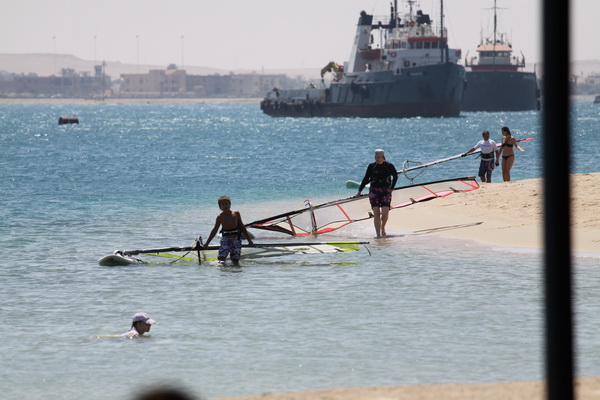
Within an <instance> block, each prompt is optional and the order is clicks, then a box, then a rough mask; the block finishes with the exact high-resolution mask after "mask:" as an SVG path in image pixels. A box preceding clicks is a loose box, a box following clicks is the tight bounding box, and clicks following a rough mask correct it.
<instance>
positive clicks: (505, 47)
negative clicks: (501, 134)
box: [461, 0, 540, 111]
mask: <svg viewBox="0 0 600 400" xmlns="http://www.w3.org/2000/svg"><path fill="white" fill-rule="evenodd" d="M496 11H497V7H496V1H495V0H494V31H493V34H492V35H491V37H488V38H485V39H482V40H481V42H480V44H479V46H478V47H477V50H476V51H477V54H478V56H474V57H472V58H469V57H468V55H467V56H466V57H465V58H466V60H465V66H466V67H467V73H466V76H467V85H466V87H465V90H464V96H463V101H462V108H461V110H462V111H527V110H539V109H540V100H539V98H540V91H539V88H538V85H537V77H536V73H535V72H525V71H522V69H523V68H524V67H525V56H523V54H522V53H521V57H520V58H519V57H517V56H513V55H512V52H513V48H512V44H511V43H510V42H509V41H508V40H506V36H505V35H504V34H500V33H498V32H497V12H496Z"/></svg>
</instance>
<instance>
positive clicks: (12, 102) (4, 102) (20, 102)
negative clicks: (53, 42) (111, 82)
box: [0, 97, 262, 106]
mask: <svg viewBox="0 0 600 400" xmlns="http://www.w3.org/2000/svg"><path fill="white" fill-rule="evenodd" d="M261 100H262V98H258V97H240V98H234V97H232V98H229V97H227V98H119V97H110V98H106V99H104V100H100V99H80V98H60V99H50V98H10V99H9V98H0V106H36V105H53V106H56V105H84V106H87V105H103V104H107V105H108V104H117V105H132V104H153V105H158V104H257V105H258V104H259V103H260V101H261Z"/></svg>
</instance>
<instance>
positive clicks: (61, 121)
mask: <svg viewBox="0 0 600 400" xmlns="http://www.w3.org/2000/svg"><path fill="white" fill-rule="evenodd" d="M78 123H79V118H77V117H60V118H58V124H59V125H66V124H78Z"/></svg>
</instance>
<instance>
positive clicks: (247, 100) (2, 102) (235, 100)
mask: <svg viewBox="0 0 600 400" xmlns="http://www.w3.org/2000/svg"><path fill="white" fill-rule="evenodd" d="M594 98H595V96H594V95H574V96H571V101H589V102H592V101H594ZM261 100H262V97H222V98H214V97H213V98H166V97H163V98H133V97H128V98H120V97H108V98H106V99H104V100H100V99H81V98H59V99H51V98H0V106H7V105H10V106H33V105H53V106H55V105H101V104H117V105H130V104H257V105H258V104H259V103H260V102H261Z"/></svg>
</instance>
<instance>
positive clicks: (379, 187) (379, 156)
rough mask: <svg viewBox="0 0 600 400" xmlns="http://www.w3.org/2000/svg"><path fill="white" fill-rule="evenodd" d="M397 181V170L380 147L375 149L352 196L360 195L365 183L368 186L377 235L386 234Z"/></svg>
mask: <svg viewBox="0 0 600 400" xmlns="http://www.w3.org/2000/svg"><path fill="white" fill-rule="evenodd" d="M397 181H398V172H397V171H396V167H394V165H393V164H392V163H389V162H387V161H386V160H385V153H384V151H383V150H382V149H377V150H375V162H373V163H371V164H369V166H368V167H367V172H365V176H364V178H363V180H362V182H361V183H360V187H359V188H358V192H357V193H356V195H354V197H358V196H360V194H361V192H362V190H363V189H364V188H365V186H366V185H367V183H370V186H369V202H370V203H371V208H372V209H373V216H374V220H373V223H374V224H375V234H376V235H377V237H382V236H386V232H385V225H386V223H387V220H388V216H389V212H390V207H391V203H392V191H393V190H394V187H395V186H396V182H397Z"/></svg>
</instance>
